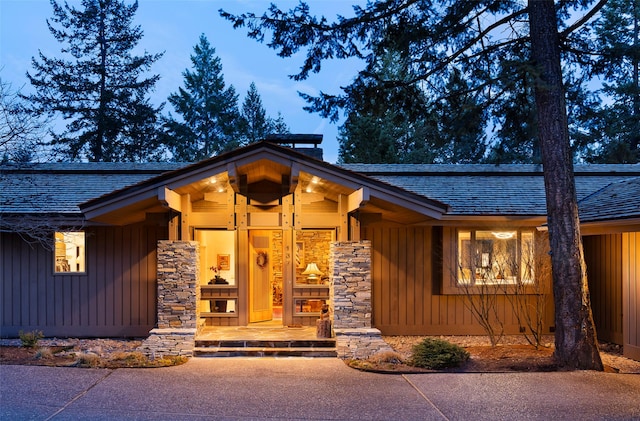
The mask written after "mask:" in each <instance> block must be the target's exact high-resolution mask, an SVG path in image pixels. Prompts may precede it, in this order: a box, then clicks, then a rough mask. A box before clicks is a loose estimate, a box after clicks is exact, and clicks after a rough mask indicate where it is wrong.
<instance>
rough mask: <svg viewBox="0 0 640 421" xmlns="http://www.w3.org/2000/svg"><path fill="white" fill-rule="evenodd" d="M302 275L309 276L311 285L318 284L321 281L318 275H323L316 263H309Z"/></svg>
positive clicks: (308, 279) (308, 280)
mask: <svg viewBox="0 0 640 421" xmlns="http://www.w3.org/2000/svg"><path fill="white" fill-rule="evenodd" d="M302 274H303V275H308V276H307V282H309V283H310V284H317V283H318V280H320V278H319V277H318V275H322V272H320V269H318V265H316V264H315V263H309V264H308V265H307V268H306V269H305V270H304V272H302Z"/></svg>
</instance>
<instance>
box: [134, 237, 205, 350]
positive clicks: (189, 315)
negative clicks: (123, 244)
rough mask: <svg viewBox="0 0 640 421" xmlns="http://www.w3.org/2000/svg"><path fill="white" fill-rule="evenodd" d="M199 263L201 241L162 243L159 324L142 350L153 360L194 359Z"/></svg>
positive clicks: (159, 254) (160, 250)
mask: <svg viewBox="0 0 640 421" xmlns="http://www.w3.org/2000/svg"><path fill="white" fill-rule="evenodd" d="M199 260H200V255H199V243H198V242H197V241H171V240H162V241H158V298H157V314H158V316H157V317H158V322H157V325H156V328H155V329H153V330H151V332H149V337H148V338H147V339H146V340H145V341H144V342H143V343H142V345H141V346H140V348H139V350H140V351H141V352H143V353H145V354H146V355H148V356H149V357H151V358H155V357H162V356H165V355H184V356H192V355H193V348H194V346H195V335H196V329H197V323H198V314H197V304H198V301H199V299H200V297H199V296H198V294H199V293H200V288H198V283H199V275H200V271H199Z"/></svg>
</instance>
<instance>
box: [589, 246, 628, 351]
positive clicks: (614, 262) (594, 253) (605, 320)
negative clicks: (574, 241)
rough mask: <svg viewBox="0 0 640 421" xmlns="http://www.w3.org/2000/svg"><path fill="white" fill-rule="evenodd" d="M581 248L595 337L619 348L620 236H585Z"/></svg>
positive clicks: (620, 297)
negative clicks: (583, 256)
mask: <svg viewBox="0 0 640 421" xmlns="http://www.w3.org/2000/svg"><path fill="white" fill-rule="evenodd" d="M583 244H584V254H585V261H586V263H587V278H588V280H589V292H590V295H591V309H592V311H593V318H594V320H595V323H596V330H597V332H598V337H599V338H600V339H601V340H604V341H609V342H614V343H617V344H622V234H608V235H595V236H585V237H584V238H583Z"/></svg>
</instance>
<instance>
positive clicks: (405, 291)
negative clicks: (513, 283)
mask: <svg viewBox="0 0 640 421" xmlns="http://www.w3.org/2000/svg"><path fill="white" fill-rule="evenodd" d="M446 230H449V228H447V229H445V231H446ZM442 231H443V230H442V229H441V228H438V227H436V228H432V227H411V228H409V227H398V226H384V225H382V224H380V225H375V226H374V225H370V226H367V227H364V228H363V230H362V236H363V239H366V240H370V241H371V242H372V263H371V265H372V288H373V291H372V292H373V296H372V305H373V325H374V327H376V328H378V329H380V330H381V331H382V333H383V334H385V335H484V334H485V332H484V330H483V329H482V327H481V326H480V325H479V324H478V323H477V322H476V320H475V319H474V317H473V315H472V313H471V312H470V311H469V309H468V308H467V305H466V302H465V300H466V299H467V298H466V297H465V296H464V295H461V294H443V293H441V291H442V282H443V279H442V278H443V276H444V277H445V278H446V279H449V276H448V275H446V274H444V272H446V271H447V270H446V269H443V263H442V261H441V259H442V258H443V256H442V249H443V248H451V247H454V248H455V245H452V244H447V245H442V244H440V243H441V237H440V236H441V235H442ZM445 237H446V238H451V237H450V235H449V236H445ZM498 302H499V308H498V312H499V314H500V317H501V319H502V320H504V323H505V332H506V333H509V334H517V333H519V324H518V321H517V319H516V317H515V315H514V313H513V311H512V309H511V304H510V303H509V302H508V301H507V299H506V298H505V297H498ZM552 322H553V303H552V299H551V297H550V296H548V297H547V309H546V312H545V324H544V325H545V328H546V329H547V330H546V331H545V332H548V327H549V325H550V324H552Z"/></svg>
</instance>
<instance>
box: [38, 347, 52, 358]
mask: <svg viewBox="0 0 640 421" xmlns="http://www.w3.org/2000/svg"><path fill="white" fill-rule="evenodd" d="M33 358H35V359H36V360H50V359H52V358H53V351H51V348H49V347H46V346H45V347H42V348H40V349H38V351H37V352H36V355H34V356H33Z"/></svg>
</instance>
